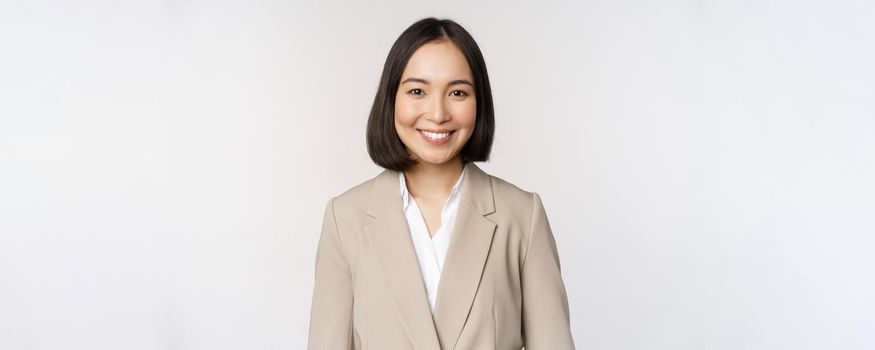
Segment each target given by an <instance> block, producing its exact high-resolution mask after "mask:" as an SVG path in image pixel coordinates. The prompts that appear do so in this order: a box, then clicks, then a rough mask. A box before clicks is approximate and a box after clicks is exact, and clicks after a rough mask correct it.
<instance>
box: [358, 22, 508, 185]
mask: <svg viewBox="0 0 875 350" xmlns="http://www.w3.org/2000/svg"><path fill="white" fill-rule="evenodd" d="M436 40H450V41H452V42H453V43H454V44H455V45H456V47H458V48H459V50H461V51H462V54H463V55H465V58H466V59H467V61H468V67H470V69H471V74H472V75H473V76H474V96H475V99H476V100H477V116H476V121H475V122H474V131H473V132H472V134H471V138H470V139H468V142H467V143H466V144H465V146H464V147H462V150H461V151H460V154H461V158H462V164H467V163H470V162H475V161H477V162H479V161H486V160H489V153H490V151H491V150H492V139H493V134H494V133H495V112H494V110H493V107H492V89H491V88H490V86H489V76H488V75H487V73H486V62H485V61H484V60H483V54H482V53H480V47H478V46H477V43H476V42H475V41H474V38H473V37H471V34H469V33H468V31H466V30H465V28H462V26H460V25H459V24H458V23H456V22H453V21H452V20H449V19H437V18H434V17H428V18H424V19H421V20H419V21H417V22H416V23H413V24H412V25H411V26H410V27H408V28H407V29H406V30H404V32H403V33H401V36H399V37H398V40H396V41H395V44H394V45H392V49H391V50H389V56H388V57H386V63H385V64H384V65H383V74H382V76H381V77H380V85H379V87H378V88H377V95H376V97H374V104H373V106H372V107H371V114H370V116H369V117H368V129H367V144H368V154H369V155H370V156H371V159H372V160H373V161H374V163H377V165H379V166H381V167H383V168H385V169H391V170H395V171H404V170H407V169H409V168H410V167H411V166H413V165H414V164H416V163H417V161H416V160H414V159H411V158H410V156H409V155H408V154H407V150H406V147H405V145H404V143H403V142H401V138H400V137H399V136H398V132H397V131H396V130H395V94H396V93H397V92H398V85H399V83H400V81H401V75H402V74H403V73H404V68H405V67H406V66H407V62H408V61H409V60H410V57H411V56H413V53H414V52H415V51H416V50H417V49H419V47H421V46H422V45H424V44H427V43H429V42H432V41H436Z"/></svg>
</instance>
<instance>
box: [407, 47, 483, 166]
mask: <svg viewBox="0 0 875 350" xmlns="http://www.w3.org/2000/svg"><path fill="white" fill-rule="evenodd" d="M473 83H474V78H473V76H472V75H471V69H470V68H469V67H468V61H467V60H466V59H465V56H464V55H463V54H462V52H461V51H460V50H459V49H458V48H457V47H456V45H455V44H454V43H453V42H452V41H449V40H441V41H434V42H431V43H427V44H425V45H422V46H421V47H420V48H419V49H417V50H416V52H414V53H413V56H411V57H410V60H409V61H408V62H407V66H406V67H405V68H404V73H403V74H402V75H401V84H400V85H399V87H398V92H397V94H396V95H395V130H396V131H397V132H398V136H399V137H400V138H401V141H402V142H404V145H405V146H407V152H408V153H409V154H410V155H411V157H412V158H413V159H417V160H419V161H420V163H422V162H426V163H431V164H442V163H446V162H448V161H451V160H456V158H457V157H458V156H459V152H460V151H461V150H462V147H464V146H465V143H466V142H467V141H468V139H469V138H471V133H472V132H473V131H474V121H475V119H476V117H477V100H476V97H475V96H474V86H473Z"/></svg>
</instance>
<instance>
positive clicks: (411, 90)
mask: <svg viewBox="0 0 875 350" xmlns="http://www.w3.org/2000/svg"><path fill="white" fill-rule="evenodd" d="M407 93H408V94H411V93H412V94H414V95H422V94H424V93H425V91H422V89H420V88H416V89H410V90H409V91H407Z"/></svg>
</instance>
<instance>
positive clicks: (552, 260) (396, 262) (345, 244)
mask: <svg viewBox="0 0 875 350" xmlns="http://www.w3.org/2000/svg"><path fill="white" fill-rule="evenodd" d="M464 171H466V173H465V181H464V182H463V183H462V188H461V198H460V202H459V211H458V214H457V216H456V224H455V226H454V228H453V232H452V236H451V241H450V246H449V248H448V251H447V257H446V260H445V262H444V266H443V270H442V273H441V280H440V283H439V285H438V294H437V303H436V304H435V310H434V314H433V315H432V313H431V311H430V310H429V306H428V300H427V299H426V292H425V284H424V283H423V280H422V274H421V272H420V270H419V262H418V260H417V259H416V251H415V250H414V247H413V242H412V241H411V239H410V232H409V229H408V226H407V221H406V218H405V216H404V211H403V209H402V207H401V206H402V200H401V192H400V189H399V183H398V172H396V171H392V170H384V171H383V172H381V173H380V174H379V175H377V176H376V177H374V178H372V179H370V180H368V181H365V182H364V183H361V184H359V185H357V186H355V187H353V188H351V189H349V190H347V191H346V192H344V193H342V194H340V195H339V196H337V197H335V198H332V199H331V200H329V201H328V205H327V207H326V208H325V217H324V221H323V223H322V233H321V237H320V239H319V245H318V248H317V254H316V274H315V275H316V276H315V277H316V279H315V287H314V291H313V303H312V309H311V313H310V334H309V349H311V350H333V349H344V350H347V349H363V350H395V349H399V350H403V349H416V350H449V349H459V350H463V349H465V350H467V349H476V350H480V349H483V350H487V349H488V350H493V349H499V350H504V349H507V350H510V349H514V350H519V349H520V348H522V347H523V346H525V348H526V349H527V350H563V349H574V342H573V340H572V338H571V331H570V327H569V313H568V299H567V296H566V293H565V285H564V283H563V281H562V277H561V275H560V268H559V255H558V253H557V250H556V243H555V241H554V238H553V233H552V231H551V229H550V224H549V222H548V221H547V214H546V212H545V210H544V206H543V205H542V203H541V199H540V197H539V196H538V194H537V193H534V192H527V191H524V190H522V189H520V188H518V187H516V186H514V185H513V184H510V183H508V182H506V181H504V180H502V179H500V178H498V177H495V176H491V175H489V174H487V173H485V172H483V170H481V169H480V168H479V167H477V166H476V165H475V164H474V163H469V164H468V165H467V166H466V167H465V170H464Z"/></svg>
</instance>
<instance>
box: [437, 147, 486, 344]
mask: <svg viewBox="0 0 875 350" xmlns="http://www.w3.org/2000/svg"><path fill="white" fill-rule="evenodd" d="M465 171H467V173H466V174H465V181H464V182H463V183H462V189H461V198H460V200H459V211H458V214H457V217H456V223H455V225H454V226H453V233H452V235H451V237H450V246H449V248H448V250H447V257H446V260H444V267H443V270H442V272H441V279H440V282H439V284H438V294H437V301H436V303H435V310H434V321H435V325H436V329H437V332H438V337H439V339H440V343H441V344H443V348H444V349H453V348H454V347H455V345H456V342H458V340H459V336H460V335H461V333H462V328H464V326H465V322H466V321H467V320H468V313H469V312H470V311H471V305H472V304H473V302H474V296H475V295H476V294H477V289H478V288H479V286H480V277H481V275H482V274H483V267H484V265H485V263H486V257H487V255H489V249H490V247H491V246H492V236H493V234H494V233H495V226H496V225H495V223H494V222H492V221H490V220H489V219H488V218H486V217H485V216H486V215H488V214H491V213H493V212H495V203H494V200H493V196H492V180H491V179H490V177H489V175H488V174H486V173H485V172H483V170H481V169H480V168H479V167H477V166H476V165H474V163H468V165H467V166H466V167H465Z"/></svg>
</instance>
